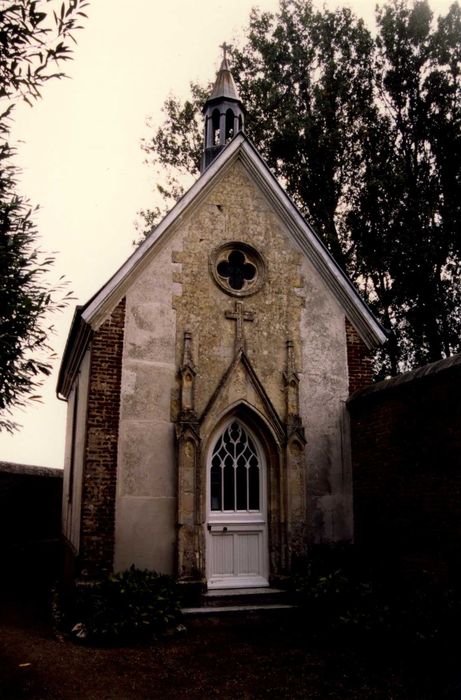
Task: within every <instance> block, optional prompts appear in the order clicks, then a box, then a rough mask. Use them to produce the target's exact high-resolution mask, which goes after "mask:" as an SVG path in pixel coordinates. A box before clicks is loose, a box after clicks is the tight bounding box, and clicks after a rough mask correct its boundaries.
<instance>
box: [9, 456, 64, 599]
mask: <svg viewBox="0 0 461 700" xmlns="http://www.w3.org/2000/svg"><path fill="white" fill-rule="evenodd" d="M62 474H63V473H62V470H61V469H49V468H46V467H30V466H27V465H22V464H12V463H10V462H0V551H1V554H2V576H1V577H0V589H2V588H3V587H4V586H9V585H11V586H14V587H15V588H16V587H17V586H18V585H19V586H25V587H30V588H31V589H32V588H34V587H37V586H39V585H40V584H42V583H49V582H50V581H52V580H53V579H55V578H56V576H57V573H58V565H59V542H60V535H61V498H62Z"/></svg>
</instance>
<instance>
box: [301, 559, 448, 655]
mask: <svg viewBox="0 0 461 700" xmlns="http://www.w3.org/2000/svg"><path fill="white" fill-rule="evenodd" d="M388 563H389V562H388ZM293 587H294V590H295V591H296V600H297V602H298V603H299V604H300V605H301V608H302V610H303V611H304V615H305V619H306V621H307V622H308V624H309V630H310V632H311V633H313V634H314V635H317V636H320V637H325V638H329V637H330V636H331V633H332V632H334V633H335V634H336V635H342V636H344V637H345V638H347V639H350V640H352V639H354V640H355V641H360V642H370V641H376V642H379V643H381V644H384V645H388V644H390V643H392V644H396V643H397V642H398V643H400V644H403V645H405V644H419V643H421V642H424V643H430V644H432V643H435V644H438V643H440V642H441V641H445V642H449V641H450V640H451V639H452V635H453V634H454V633H455V630H456V629H457V628H458V626H459V623H460V621H461V595H460V593H461V591H460V590H459V585H458V587H457V588H456V587H453V588H451V589H450V588H448V587H447V586H446V585H444V583H443V582H440V581H438V580H437V579H436V577H435V576H433V575H431V574H429V573H428V572H425V571H422V572H420V573H419V574H417V575H416V574H412V575H408V574H406V575H404V574H403V572H402V570H401V568H400V567H399V562H396V561H394V562H392V565H391V566H389V568H388V570H387V571H385V570H384V567H382V568H376V567H375V568H372V567H370V565H369V563H367V565H365V564H364V562H363V561H361V557H360V555H358V554H357V552H356V551H355V550H354V547H353V545H348V546H346V547H345V548H342V547H338V546H324V547H319V548H318V550H317V551H316V552H314V553H313V555H312V556H311V558H310V559H309V560H308V561H306V562H305V565H304V567H303V568H302V569H301V571H300V572H299V574H298V575H297V576H296V577H295V578H294V580H293Z"/></svg>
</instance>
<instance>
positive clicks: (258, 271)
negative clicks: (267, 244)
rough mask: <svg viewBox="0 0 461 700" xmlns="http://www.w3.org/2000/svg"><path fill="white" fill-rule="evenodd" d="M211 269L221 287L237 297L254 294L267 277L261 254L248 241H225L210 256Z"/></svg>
mask: <svg viewBox="0 0 461 700" xmlns="http://www.w3.org/2000/svg"><path fill="white" fill-rule="evenodd" d="M210 271H211V274H212V276H213V279H214V281H215V282H216V284H217V285H218V286H219V287H221V289H223V290H224V291H225V292H227V294H231V295H232V296H237V297H244V296H249V295H250V294H254V293H255V292H257V291H258V289H260V288H261V286H262V284H263V283H264V281H265V278H266V266H265V264H264V260H263V258H262V256H261V254H260V253H258V251H257V250H255V249H254V248H252V247H251V246H249V245H247V244H246V243H235V242H234V243H225V244H224V245H222V246H219V248H216V249H215V250H214V251H213V252H212V254H211V256H210Z"/></svg>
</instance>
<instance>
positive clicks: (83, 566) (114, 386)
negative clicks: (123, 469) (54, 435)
mask: <svg viewBox="0 0 461 700" xmlns="http://www.w3.org/2000/svg"><path fill="white" fill-rule="evenodd" d="M124 327H125V300H124V299H123V300H122V301H121V302H120V304H119V305H118V306H117V308H116V309H115V310H114V311H113V313H112V315H111V316H110V318H109V319H108V320H107V321H105V323H103V325H102V326H101V327H100V328H99V330H98V331H96V332H95V333H94V335H93V339H92V343H91V368H90V383H89V392H88V411H87V434H86V444H85V456H84V472H83V495H82V522H81V540H80V571H81V574H82V575H84V576H88V577H97V576H100V575H102V574H105V573H108V572H110V571H112V566H113V557H114V526H115V489H116V479H117V447H118V426H119V414H120V384H121V373H122V353H123V335H124Z"/></svg>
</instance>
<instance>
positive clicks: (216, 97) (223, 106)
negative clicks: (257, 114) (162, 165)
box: [201, 42, 244, 173]
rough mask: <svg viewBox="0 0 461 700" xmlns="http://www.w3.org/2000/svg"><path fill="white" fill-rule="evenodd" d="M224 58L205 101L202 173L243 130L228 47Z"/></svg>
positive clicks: (225, 46) (227, 46)
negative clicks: (228, 58)
mask: <svg viewBox="0 0 461 700" xmlns="http://www.w3.org/2000/svg"><path fill="white" fill-rule="evenodd" d="M220 48H221V49H222V50H223V59H222V62H221V67H220V69H219V71H218V73H217V75H216V81H215V84H214V87H213V91H212V93H211V95H210V97H209V98H208V100H207V101H206V102H205V105H204V107H203V113H204V115H205V145H204V151H203V156H202V165H201V172H202V173H203V171H204V170H206V168H207V167H208V166H209V165H210V163H211V162H212V161H213V160H214V159H215V158H216V156H217V155H218V153H220V151H222V150H223V148H224V147H225V146H226V144H227V143H229V141H230V140H231V139H232V138H233V137H234V136H235V135H236V134H237V133H238V132H239V131H243V122H244V110H243V105H242V102H241V100H240V97H239V94H238V92H237V88H236V85H235V82H234V78H233V77H232V73H231V72H230V68H229V62H228V60H227V51H228V50H229V49H230V48H231V47H230V46H229V44H226V43H225V42H224V44H222V45H221V47H220Z"/></svg>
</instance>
